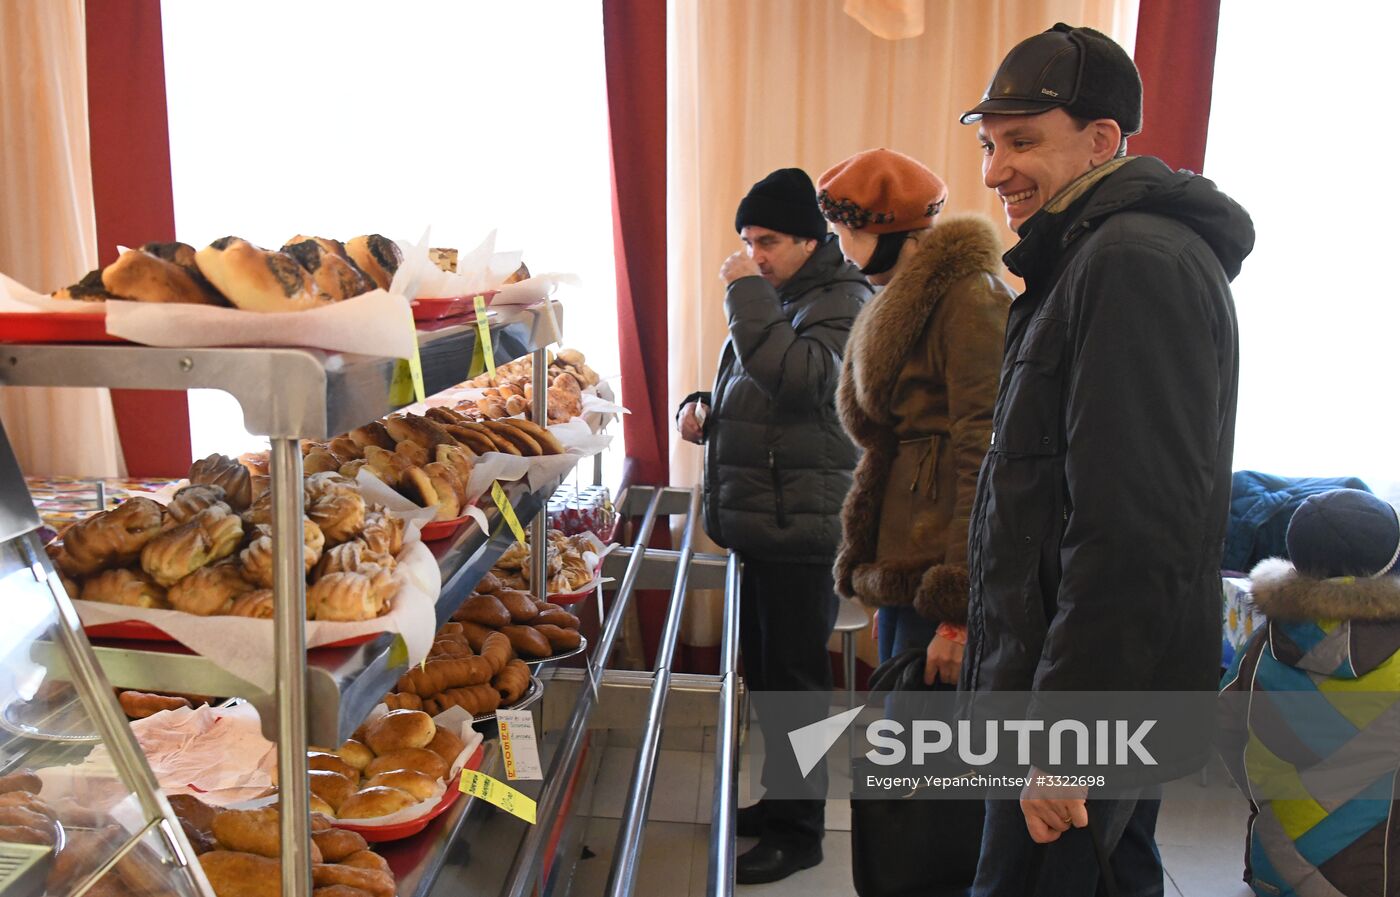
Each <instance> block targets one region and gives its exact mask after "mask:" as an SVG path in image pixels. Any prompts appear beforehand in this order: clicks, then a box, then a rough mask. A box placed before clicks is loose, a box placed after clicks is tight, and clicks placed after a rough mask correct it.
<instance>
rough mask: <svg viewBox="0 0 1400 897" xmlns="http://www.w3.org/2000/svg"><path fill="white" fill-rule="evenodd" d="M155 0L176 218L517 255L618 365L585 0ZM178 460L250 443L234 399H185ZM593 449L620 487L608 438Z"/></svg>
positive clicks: (592, 6)
mask: <svg viewBox="0 0 1400 897" xmlns="http://www.w3.org/2000/svg"><path fill="white" fill-rule="evenodd" d="M236 10H237V14H236V15H230V14H229V12H230V7H228V6H226V5H218V4H205V3H172V2H166V3H164V4H163V5H162V14H163V17H162V18H163V27H164V40H165V59H166V92H167V97H168V104H169V116H170V154H171V166H172V170H173V178H174V195H175V224H176V233H177V235H178V237H179V239H180V240H182V241H184V242H186V243H190V244H192V245H194V246H196V247H199V246H203V245H205V244H206V243H208V242H210V241H211V240H214V239H217V238H218V237H221V236H224V235H226V234H236V235H238V236H241V237H245V238H247V239H249V240H251V241H253V242H254V243H257V244H259V245H262V246H265V247H269V248H277V247H279V246H281V245H282V243H283V242H284V241H285V240H286V239H287V238H288V237H290V236H292V235H293V234H298V233H301V234H312V235H317V236H328V237H337V238H340V239H349V238H350V237H353V236H356V235H358V234H363V233H382V234H384V235H386V236H389V237H393V238H401V239H409V240H417V239H418V238H419V236H420V235H421V234H422V232H423V229H424V227H426V226H431V227H432V244H433V245H434V246H456V247H458V248H461V249H464V250H465V249H471V248H473V247H475V246H476V245H477V244H478V243H479V242H480V241H481V240H482V239H483V238H484V237H485V236H486V234H487V233H488V232H489V231H491V230H492V229H496V230H498V232H499V233H498V236H497V241H496V246H497V248H498V249H502V250H506V249H521V250H523V251H524V253H525V262H526V264H527V265H529V267H530V270H531V271H533V272H536V273H541V272H547V271H560V272H570V273H574V274H577V275H579V276H580V277H581V278H582V279H583V281H584V287H583V288H581V289H568V288H566V289H565V290H563V291H561V293H560V294H559V298H560V299H561V300H562V301H563V302H564V303H565V312H566V315H565V321H564V331H565V343H566V344H567V345H569V346H572V347H575V348H578V349H581V350H583V351H584V352H585V353H586V355H587V356H588V359H589V362H590V364H591V365H592V366H593V367H594V368H595V369H596V370H597V371H598V372H599V373H600V374H602V375H603V376H605V377H607V376H611V375H615V374H617V373H618V371H619V365H618V353H617V307H616V298H615V297H616V286H615V275H614V269H613V242H612V194H611V181H610V174H609V159H608V131H607V122H608V117H607V95H606V85H605V74H604V64H603V27H602V11H601V6H600V4H599V3H596V2H593V3H589V2H578V0H517V2H512V3H485V2H479V3H463V2H459V0H416V2H413V3H399V4H384V3H379V2H364V0H360V2H346V0H338V2H330V0H316V2H310V0H305V2H299V3H284V2H271V0H244V2H241V3H239V4H237V5H236ZM190 410H191V426H192V429H193V438H194V451H195V456H196V457H202V456H203V455H205V454H208V453H210V452H214V451H221V452H225V453H228V452H234V453H237V452H240V451H247V450H250V449H255V448H257V447H259V446H260V445H261V444H262V440H259V439H257V438H256V437H251V436H249V435H248V434H247V432H246V431H245V430H244V429H243V427H242V425H241V417H240V415H239V413H238V409H237V405H236V403H234V401H233V399H232V398H230V397H228V396H226V395H224V394H223V393H210V392H207V391H197V392H192V393H191V402H190ZM613 429H614V431H615V432H616V433H617V441H616V442H615V443H614V449H613V451H612V452H611V453H610V454H611V455H612V456H613V457H614V458H615V459H616V464H617V472H614V471H612V470H610V471H609V478H608V481H609V482H611V483H614V484H615V483H616V482H617V481H618V479H619V478H620V464H621V461H620V458H621V455H622V452H621V448H620V442H621V432H620V431H621V428H620V427H618V426H614V428H613Z"/></svg>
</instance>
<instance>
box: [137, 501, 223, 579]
mask: <svg viewBox="0 0 1400 897" xmlns="http://www.w3.org/2000/svg"><path fill="white" fill-rule="evenodd" d="M242 541H243V521H242V520H240V519H239V518H238V517H236V516H235V515H233V514H231V513H229V512H228V511H227V510H226V509H225V508H223V507H222V506H219V505H215V506H213V507H209V508H205V509H204V510H203V511H200V512H199V513H198V514H196V515H195V516H194V517H192V518H191V519H190V520H189V522H187V523H183V524H181V525H179V526H177V527H175V528H174V529H171V530H167V531H166V532H163V533H161V534H160V535H159V536H156V537H155V538H153V539H151V540H150V541H149V542H147V543H146V547H145V548H143V549H141V569H143V570H145V571H146V572H147V573H149V574H150V575H151V578H152V579H154V580H155V581H156V582H158V583H160V584H161V585H163V586H166V587H167V588H168V587H170V586H172V585H174V584H175V583H177V582H179V581H180V580H182V579H184V578H185V577H186V576H188V575H190V574H191V573H193V572H194V571H196V570H198V569H199V568H200V567H203V566H204V565H205V564H210V563H213V562H214V561H217V560H220V559H222V558H226V557H228V556H229V555H230V554H233V552H234V550H235V549H237V548H238V543H239V542H242Z"/></svg>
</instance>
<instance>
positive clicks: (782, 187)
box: [734, 168, 826, 240]
mask: <svg viewBox="0 0 1400 897" xmlns="http://www.w3.org/2000/svg"><path fill="white" fill-rule="evenodd" d="M751 224H752V225H755V226H757V227H766V228H768V229H769V230H775V231H777V232H778V233H780V234H791V235H792V236H794V237H803V238H806V239H808V240H820V239H821V238H822V237H825V236H826V219H825V218H823V217H822V210H821V209H820V208H818V206H817V188H816V187H814V186H813V185H812V179H811V178H810V177H808V176H807V172H805V171H803V170H802V169H800V168H779V169H778V170H777V171H775V172H773V173H772V174H770V175H768V177H766V178H764V179H763V180H761V181H759V182H758V183H757V184H754V185H753V187H752V188H750V190H749V195H748V196H745V197H744V198H743V200H741V201H740V203H739V211H738V212H737V213H736V214H735V215H734V229H735V230H736V231H740V232H742V231H743V230H744V228H745V227H747V226H748V225H751Z"/></svg>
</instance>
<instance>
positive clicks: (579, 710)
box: [505, 488, 665, 897]
mask: <svg viewBox="0 0 1400 897" xmlns="http://www.w3.org/2000/svg"><path fill="white" fill-rule="evenodd" d="M663 494H665V493H664V490H662V489H660V488H657V489H654V490H653V491H652V494H651V499H650V501H649V502H648V503H647V509H646V513H645V514H644V515H643V516H642V525H641V528H640V529H639V530H638V532H637V539H636V542H635V543H634V545H635V547H634V549H633V553H632V558H631V560H630V561H629V562H628V564H627V571H626V573H624V574H623V576H622V583H621V585H620V586H619V587H618V590H617V597H616V598H615V599H614V600H613V607H612V613H611V614H609V615H608V619H607V621H606V623H605V624H604V625H603V631H602V633H601V634H600V635H599V637H598V644H597V646H595V648H594V649H593V657H592V659H591V660H590V661H589V663H588V671H589V677H590V679H591V680H592V681H593V682H594V683H596V682H597V681H598V677H599V675H600V674H601V672H602V671H603V670H604V669H606V668H607V664H608V660H609V658H610V657H611V656H612V650H613V643H614V642H615V641H616V639H617V633H618V630H619V629H621V627H622V620H623V618H624V617H625V616H626V613H627V606H628V604H630V603H631V600H632V592H633V590H634V589H635V587H636V584H637V577H638V575H639V574H640V573H641V569H642V560H643V558H645V557H646V549H647V543H649V542H650V541H651V534H652V530H653V529H655V527H656V517H657V513H658V512H659V511H660V509H661V497H662V495H663ZM597 700H598V692H597V690H596V688H585V689H583V691H582V693H580V695H579V700H578V703H577V704H576V705H574V712H573V714H572V715H571V716H570V717H569V724H568V727H567V728H566V729H565V735H564V739H563V741H562V742H561V743H560V745H559V749H558V750H557V751H556V752H555V754H554V759H553V760H552V761H550V764H549V771H548V772H547V773H546V774H545V784H544V787H543V789H542V790H541V792H540V797H539V800H538V801H537V802H536V818H537V819H539V820H541V821H542V822H543V821H545V820H553V819H554V818H555V817H556V816H558V815H559V808H560V806H561V805H562V804H563V801H564V796H565V794H566V793H567V792H568V785H569V781H570V779H571V778H572V774H573V770H574V767H575V766H576V765H577V764H578V756H579V752H580V751H581V750H582V748H583V739H584V736H585V735H586V734H587V731H588V717H589V714H591V713H592V712H593V705H594V703H595V702H596V701H597ZM549 828H550V827H549V826H548V825H533V826H530V827H529V828H528V829H527V830H526V832H525V841H524V843H523V844H521V846H520V850H519V851H517V852H516V855H515V861H514V862H513V863H512V864H511V867H510V874H509V876H508V879H507V880H508V885H507V890H506V892H505V893H506V895H508V897H526V895H527V894H529V893H530V891H531V888H533V887H534V885H535V882H536V880H537V879H538V878H539V874H540V866H541V863H540V862H539V859H540V855H541V853H542V852H543V851H544V848H545V844H546V841H547V840H548V836H549Z"/></svg>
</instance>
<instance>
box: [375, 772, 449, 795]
mask: <svg viewBox="0 0 1400 897" xmlns="http://www.w3.org/2000/svg"><path fill="white" fill-rule="evenodd" d="M376 785H383V786H385V787H387V788H397V789H399V790H400V791H407V792H408V793H409V794H412V795H413V796H414V797H415V798H417V799H418V800H427V799H428V798H430V797H432V796H433V794H434V792H436V791H437V786H438V780H437V779H430V778H428V777H427V776H425V775H423V774H422V773H421V772H416V771H414V770H412V769H391V770H389V771H388V772H381V773H380V774H379V775H377V776H375V777H374V778H372V779H370V780H369V781H367V782H365V787H366V788H373V787H375V786H376Z"/></svg>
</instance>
